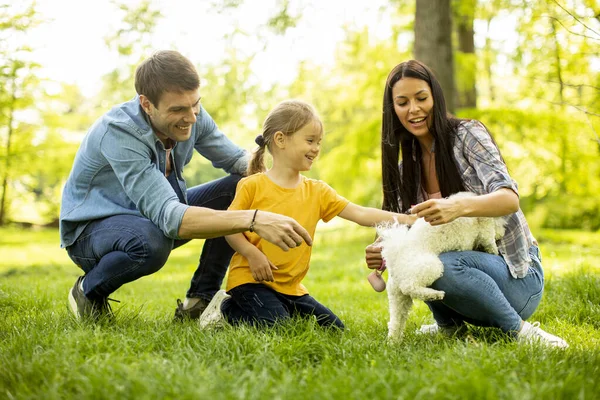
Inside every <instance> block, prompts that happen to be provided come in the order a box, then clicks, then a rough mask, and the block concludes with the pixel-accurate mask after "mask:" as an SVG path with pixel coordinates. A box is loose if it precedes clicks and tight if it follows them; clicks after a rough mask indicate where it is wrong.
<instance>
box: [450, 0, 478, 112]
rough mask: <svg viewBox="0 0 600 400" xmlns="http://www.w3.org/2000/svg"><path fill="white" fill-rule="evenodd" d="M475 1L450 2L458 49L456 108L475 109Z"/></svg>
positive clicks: (456, 55)
mask: <svg viewBox="0 0 600 400" xmlns="http://www.w3.org/2000/svg"><path fill="white" fill-rule="evenodd" d="M476 8H477V0H463V1H456V0H454V1H453V2H452V12H453V17H454V20H455V21H456V24H454V26H455V29H456V36H457V38H458V49H457V50H456V54H455V62H456V64H455V68H456V77H455V81H456V82H455V83H456V108H476V107H477V85H476V82H477V55H476V54H475V31H474V26H473V22H474V20H475V14H476Z"/></svg>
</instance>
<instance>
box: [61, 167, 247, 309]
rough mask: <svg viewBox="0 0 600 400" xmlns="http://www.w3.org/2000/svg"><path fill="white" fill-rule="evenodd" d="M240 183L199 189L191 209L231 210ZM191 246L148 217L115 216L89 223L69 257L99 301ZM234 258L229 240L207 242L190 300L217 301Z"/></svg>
mask: <svg viewBox="0 0 600 400" xmlns="http://www.w3.org/2000/svg"><path fill="white" fill-rule="evenodd" d="M240 179H241V176H239V175H229V176H226V177H224V178H221V179H217V180H215V181H212V182H208V183H205V184H203V185H199V186H195V187H193V188H191V189H189V190H188V191H187V197H188V204H189V205H192V206H198V207H207V208H211V209H214V210H226V209H227V207H229V205H230V204H231V202H232V201H233V197H234V195H235V189H236V186H237V183H238V181H239V180H240ZM188 241H189V240H173V239H169V238H168V237H166V236H165V235H164V234H163V232H162V231H161V230H160V229H159V228H158V227H157V226H156V225H154V224H153V223H152V222H151V221H150V220H148V219H146V218H143V217H138V216H133V215H115V216H111V217H107V218H104V219H100V220H95V221H92V222H90V223H89V224H88V226H87V227H86V228H85V230H84V231H83V232H82V234H81V235H80V236H79V237H78V238H77V240H76V241H75V243H73V244H72V245H71V246H69V247H67V252H68V254H69V257H71V259H72V260H73V261H74V262H75V264H77V265H78V266H79V267H80V268H81V269H83V271H84V272H85V280H84V282H83V290H84V293H85V295H86V296H87V297H88V298H90V299H99V298H104V297H108V295H110V294H111V293H113V292H114V291H115V290H117V289H118V288H120V287H121V286H122V285H124V284H126V283H128V282H132V281H135V280H136V279H139V278H141V277H142V276H146V275H150V274H152V273H154V272H156V271H158V270H159V269H161V268H162V267H163V265H165V263H166V262H167V259H168V258H169V254H170V253H171V250H173V249H174V248H177V247H179V246H181V245H183V244H185V243H187V242H188ZM232 255H233V249H232V248H231V247H230V246H229V244H227V241H226V240H225V238H224V237H219V238H214V239H208V240H206V242H205V243H204V247H203V249H202V255H201V256H200V261H199V263H198V268H197V269H196V272H195V273H194V276H193V277H192V282H191V285H190V289H189V290H188V292H187V297H200V298H203V299H205V300H210V299H212V297H213V296H214V294H215V293H216V292H217V290H219V288H220V287H221V283H222V282H223V278H224V277H225V273H226V272H227V267H228V266H229V261H230V260H231V256H232Z"/></svg>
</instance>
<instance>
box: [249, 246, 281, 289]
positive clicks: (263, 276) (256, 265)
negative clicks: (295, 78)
mask: <svg viewBox="0 0 600 400" xmlns="http://www.w3.org/2000/svg"><path fill="white" fill-rule="evenodd" d="M248 265H249V266H250V272H252V277H253V278H254V280H255V281H256V282H262V281H267V282H273V281H274V280H275V279H274V278H273V271H272V270H274V269H278V268H277V267H276V266H275V265H274V264H273V263H272V262H271V261H269V259H268V258H267V256H266V255H264V254H263V253H262V252H260V251H259V252H258V253H257V254H256V255H253V256H252V257H250V258H248Z"/></svg>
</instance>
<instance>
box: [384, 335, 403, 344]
mask: <svg viewBox="0 0 600 400" xmlns="http://www.w3.org/2000/svg"><path fill="white" fill-rule="evenodd" d="M403 337H404V335H403V334H402V333H398V332H389V333H388V336H387V342H388V343H389V344H392V345H393V344H400V343H402V339H403Z"/></svg>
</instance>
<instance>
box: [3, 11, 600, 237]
mask: <svg viewBox="0 0 600 400" xmlns="http://www.w3.org/2000/svg"><path fill="white" fill-rule="evenodd" d="M442 3H444V2H437V1H434V0H430V1H425V0H419V1H404V0H371V1H368V2H355V1H342V0H321V1H318V0H310V1H309V0H304V1H302V0H226V1H213V0H197V1H191V0H190V1H188V0H185V1H184V0H172V1H166V0H165V1H158V0H155V1H150V0H146V1H134V0H131V1H91V0H89V1H88V0H84V1H76V0H38V1H36V2H31V1H27V0H23V1H19V2H8V3H5V4H4V5H3V6H2V7H1V8H0V18H1V19H0V23H1V25H0V46H1V47H0V66H1V69H0V71H1V73H0V80H1V82H0V185H1V186H0V193H1V195H2V197H1V198H0V225H3V224H11V223H12V224H14V223H19V224H21V225H26V226H28V225H30V224H34V225H48V224H49V225H53V224H54V225H55V224H56V220H57V217H58V210H59V207H60V193H61V189H62V185H63V184H64V181H65V179H66V177H67V175H68V173H69V171H70V166H71V163H72V160H73V157H74V154H75V151H76V150H77V146H78V143H79V142H80V140H81V138H82V136H83V135H84V134H85V132H86V131H87V129H88V128H89V127H90V125H91V124H92V123H93V121H94V120H95V119H96V118H98V117H99V116H100V115H102V114H103V113H105V112H106V111H108V110H109V109H110V108H111V107H112V106H114V105H116V104H118V103H120V102H124V101H127V100H129V99H130V98H132V97H133V96H134V95H135V92H134V89H133V83H132V74H133V70H134V69H135V66H136V65H137V64H138V63H139V62H140V60H142V59H144V58H145V57H147V56H148V55H150V54H151V53H152V52H153V51H155V50H158V49H167V48H169V49H176V50H179V51H181V52H182V53H183V54H184V55H185V56H187V57H188V58H190V59H191V60H192V62H193V63H194V64H195V65H196V66H197V68H198V70H199V72H200V75H201V77H202V88H201V94H202V96H203V105H204V107H205V108H206V109H207V110H208V112H209V113H210V114H211V115H212V116H213V118H214V119H215V121H216V122H217V124H218V125H219V127H220V128H221V129H222V130H223V131H224V132H225V133H226V134H227V135H228V136H230V137H231V138H232V140H234V141H235V142H236V143H238V144H239V145H241V146H243V147H246V148H248V149H251V148H252V143H253V138H254V136H255V135H256V134H258V133H259V132H260V124H261V122H262V120H263V119H264V117H265V115H266V113H267V112H268V110H269V109H270V108H272V107H273V106H274V105H275V104H276V103H277V102H279V101H281V100H283V99H286V98H289V97H296V98H302V99H305V100H307V101H309V102H312V103H313V104H314V105H315V107H316V108H317V110H318V111H319V113H320V114H321V116H322V118H323V121H324V123H325V129H326V139H325V144H324V148H323V151H322V155H321V157H320V160H319V161H318V163H317V164H316V166H315V168H314V170H313V171H311V172H310V175H311V176H313V177H316V178H319V179H323V180H325V181H327V182H328V183H329V184H330V185H332V186H333V187H334V188H335V189H336V190H337V191H338V192H340V193H341V194H342V195H344V196H345V197H347V198H349V199H351V200H352V201H354V202H357V203H360V204H364V205H370V206H376V207H377V206H380V204H381V197H382V196H381V172H380V169H381V167H380V162H381V161H380V152H379V141H380V138H379V136H380V123H381V121H380V117H381V107H382V104H381V102H382V95H383V87H384V83H385V78H386V76H387V74H388V72H389V71H390V70H391V69H392V68H393V67H394V66H395V65H396V64H398V63H399V62H401V61H404V60H407V59H409V58H420V59H423V60H429V59H431V60H434V61H435V60H437V59H439V58H441V55H442V54H444V51H445V50H447V51H448V54H450V55H451V56H452V61H451V62H450V63H449V64H448V63H447V64H440V65H439V66H438V65H432V67H434V70H436V73H438V74H439V75H440V76H447V75H449V73H450V72H451V74H450V76H449V78H448V79H450V80H449V82H452V89H453V90H454V92H451V91H450V90H449V89H447V88H446V89H447V90H446V94H447V95H448V94H449V97H451V99H452V104H453V106H452V110H451V111H453V112H454V113H455V114H457V115H459V116H461V117H464V118H477V119H480V120H481V121H483V122H484V123H485V124H486V125H487V126H488V127H489V128H490V130H491V131H492V133H493V135H494V137H495V139H496V141H497V142H498V144H499V146H500V148H501V150H502V153H503V155H504V157H505V159H506V161H507V164H508V166H509V169H510V171H511V174H512V175H513V177H514V178H515V179H516V180H517V181H518V182H519V185H520V194H521V205H522V207H523V208H524V210H525V212H526V214H527V216H528V219H529V220H530V222H531V223H532V224H533V225H534V226H543V227H551V228H583V229H588V230H598V229H599V228H600V200H598V199H600V162H599V160H600V138H599V136H598V133H599V132H600V72H599V71H600V21H599V18H600V5H599V4H598V2H597V1H596V0H556V1H525V2H523V1H511V0H489V1H484V0H468V1H452V2H450V4H451V7H450V8H448V10H444V8H443V7H438V6H437V5H438V4H442ZM417 4H419V5H420V6H421V7H425V8H427V7H429V11H428V12H426V13H420V14H419V13H418V12H417V6H416V5H417ZM421 9H423V8H421ZM443 13H446V14H447V15H440V14H443ZM442 17H447V18H446V19H447V20H449V21H450V20H451V21H452V22H451V25H450V26H448V30H447V32H448V34H447V35H446V39H447V40H446V42H445V43H428V42H427V40H431V39H429V38H427V36H426V33H427V31H428V30H434V28H437V27H438V26H437V25H438V23H437V22H436V21H439V18H442ZM419 26H420V27H421V29H420V30H419V29H418V27H419ZM423 27H425V29H423ZM416 37H419V38H420V40H422V42H421V43H426V45H425V46H424V49H423V48H422V49H421V50H418V49H415V38H416ZM423 41H425V42H423ZM432 62H433V61H432ZM449 66H450V67H452V68H450V67H449ZM221 174H222V172H220V171H215V170H214V169H213V168H212V167H211V166H210V164H208V163H207V162H206V161H205V160H202V159H201V157H199V156H198V157H196V158H195V160H193V162H192V163H191V164H190V165H189V167H188V168H187V170H186V177H187V179H188V180H189V181H190V184H192V185H193V184H197V183H201V182H204V181H207V180H210V179H214V178H216V177H218V176H221Z"/></svg>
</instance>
